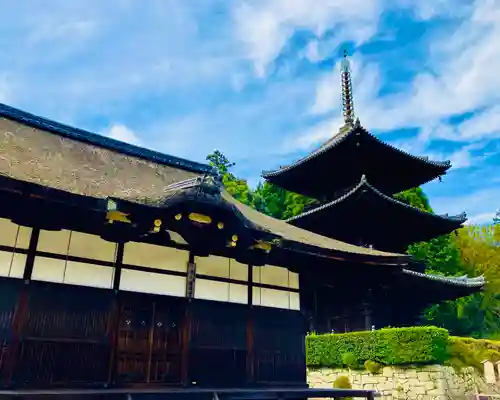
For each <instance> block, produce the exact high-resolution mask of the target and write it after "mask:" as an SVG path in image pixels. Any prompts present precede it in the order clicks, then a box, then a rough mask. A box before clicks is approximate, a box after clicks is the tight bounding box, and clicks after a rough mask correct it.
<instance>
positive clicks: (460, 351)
mask: <svg viewBox="0 0 500 400" xmlns="http://www.w3.org/2000/svg"><path fill="white" fill-rule="evenodd" d="M485 360H488V361H492V362H498V361H500V343H499V342H495V341H492V340H484V339H472V338H461V337H456V336H450V338H449V341H448V359H447V360H446V362H445V363H446V364H448V365H451V366H452V367H453V368H454V369H455V370H460V369H462V368H464V367H474V368H476V369H477V370H478V371H480V372H483V361H485Z"/></svg>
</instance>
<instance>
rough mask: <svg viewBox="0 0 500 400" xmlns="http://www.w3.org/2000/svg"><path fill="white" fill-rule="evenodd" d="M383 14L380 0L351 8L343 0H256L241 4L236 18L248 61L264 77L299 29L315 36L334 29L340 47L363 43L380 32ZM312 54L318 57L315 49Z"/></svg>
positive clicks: (356, 1)
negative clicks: (347, 43)
mask: <svg viewBox="0 0 500 400" xmlns="http://www.w3.org/2000/svg"><path fill="white" fill-rule="evenodd" d="M382 11H383V5H382V1H380V0H373V1H369V2H366V1H364V0H351V1H350V2H349V5H348V6H347V5H346V3H345V1H343V0H316V1H314V2H311V1H309V0H257V1H253V2H251V3H250V2H245V3H243V4H240V6H238V7H237V8H236V9H235V11H234V18H235V25H236V32H237V36H238V38H239V39H240V40H241V41H242V42H243V43H244V44H245V46H246V48H245V50H246V53H247V57H248V59H249V60H251V61H252V62H253V63H254V67H255V71H256V73H257V75H259V76H264V75H265V74H266V72H267V71H268V69H269V65H270V64H271V63H272V61H273V60H275V59H276V57H277V56H278V54H279V53H280V52H281V50H282V48H283V47H284V46H285V44H286V42H287V40H288V39H290V38H291V36H292V35H293V33H294V31H295V30H296V29H308V30H310V31H312V32H313V33H314V34H315V35H316V37H321V36H322V35H323V34H324V33H325V31H327V30H332V29H335V30H336V38H335V39H336V40H335V42H336V43H337V44H339V43H342V42H343V41H345V40H350V41H354V42H355V43H357V44H361V43H364V42H365V41H366V40H368V39H369V38H371V37H372V36H373V35H374V34H375V33H376V32H377V26H378V21H379V17H380V15H381V13H382ZM312 46H314V45H312ZM316 50H317V49H316ZM309 55H310V56H311V57H313V58H314V57H318V56H319V54H318V53H315V49H314V48H311V49H310V52H309Z"/></svg>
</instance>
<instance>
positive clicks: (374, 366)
mask: <svg viewBox="0 0 500 400" xmlns="http://www.w3.org/2000/svg"><path fill="white" fill-rule="evenodd" d="M382 367H383V365H382V364H380V363H378V362H376V361H372V360H366V361H365V369H366V370H367V371H368V372H370V373H372V374H378V373H379V372H380V370H381V369H382Z"/></svg>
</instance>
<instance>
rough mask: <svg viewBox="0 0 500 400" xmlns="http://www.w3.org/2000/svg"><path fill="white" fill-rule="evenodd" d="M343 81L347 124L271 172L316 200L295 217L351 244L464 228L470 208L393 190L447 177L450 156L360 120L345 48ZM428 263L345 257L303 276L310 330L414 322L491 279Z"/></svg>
mask: <svg viewBox="0 0 500 400" xmlns="http://www.w3.org/2000/svg"><path fill="white" fill-rule="evenodd" d="M341 83H342V102H343V113H344V122H345V124H344V126H343V127H342V128H341V129H340V130H339V132H338V133H337V134H336V135H335V136H333V137H332V138H331V139H329V140H328V141H327V142H326V143H324V144H323V145H322V146H320V147H319V148H318V149H317V150H315V151H313V152H312V153H310V154H308V155H307V156H305V157H303V158H301V159H299V160H298V161H295V162H293V163H292V164H290V165H287V166H283V167H281V168H279V169H277V170H275V171H268V172H264V173H263V177H264V178H265V179H266V180H267V181H269V182H271V183H273V184H275V185H277V186H279V187H282V188H284V189H286V190H289V191H292V192H295V193H299V194H302V195H304V196H308V197H310V198H312V199H315V200H316V201H314V202H313V206H312V207H310V208H309V209H306V210H305V211H304V212H303V213H302V214H300V215H298V216H295V217H293V218H290V219H289V220H287V222H288V223H290V224H292V225H295V226H297V227H300V228H302V229H304V230H307V231H310V232H314V233H317V234H320V235H322V236H326V237H329V238H335V239H337V240H341V241H344V242H346V243H351V244H355V245H358V246H363V247H368V248H370V249H377V250H382V251H391V252H397V253H403V252H406V250H407V248H408V246H409V245H410V244H413V243H416V242H420V241H426V240H430V239H432V238H435V237H437V236H440V235H443V234H447V233H450V232H452V231H454V230H455V229H457V228H460V227H461V226H462V224H463V223H464V222H465V221H466V215H465V213H462V214H460V215H458V216H448V215H436V214H434V213H432V212H427V211H424V210H421V209H419V208H417V207H414V206H412V205H410V204H407V203H406V202H404V201H401V200H399V199H397V197H396V196H394V195H395V194H397V193H399V192H402V191H404V190H407V189H410V188H414V187H418V186H420V185H422V184H424V183H427V182H430V181H432V180H434V179H436V178H441V176H442V175H444V174H445V173H446V172H447V171H448V170H449V169H450V167H451V163H450V162H449V161H431V160H429V159H428V158H427V157H418V156H414V155H411V154H408V153H407V152H404V151H402V150H399V149H397V148H395V147H393V146H391V145H390V144H387V143H385V142H383V141H381V140H380V139H378V138H377V137H376V136H374V135H372V134H371V133H370V132H368V131H367V130H366V129H364V128H363V127H362V126H361V123H360V121H359V119H357V118H355V115H354V107H353V96H352V84H351V71H350V66H349V61H348V59H347V56H346V55H345V54H344V59H343V61H342V67H341ZM424 270H425V265H423V264H421V263H418V262H415V261H413V262H410V263H409V264H408V266H406V267H404V268H381V267H380V266H375V265H374V266H373V268H371V269H368V268H365V269H364V270H363V272H361V273H360V271H359V270H355V269H352V268H345V265H341V264H339V265H338V268H331V269H330V270H329V271H328V272H327V271H325V273H324V274H321V275H319V276H316V277H314V278H313V277H312V276H310V277H305V278H304V280H303V282H302V286H301V287H302V289H303V292H302V293H303V294H302V303H303V307H302V308H303V310H304V311H305V312H306V313H307V314H308V316H309V319H310V329H311V330H315V331H337V332H338V331H352V330H360V329H370V328H371V327H373V326H376V327H383V326H388V325H391V326H398V325H399V326H401V325H412V324H415V323H417V321H418V318H419V315H420V314H421V312H422V310H423V309H424V308H425V307H426V306H428V305H430V304H433V303H438V302H440V301H443V300H450V299H454V298H457V297H460V296H464V295H467V294H470V293H473V292H474V291H476V290H478V289H479V288H480V287H481V285H482V284H484V280H483V278H482V277H478V278H472V279H467V278H466V277H460V278H457V277H444V276H437V275H431V274H426V273H425V272H424ZM354 287H355V288H356V290H353V288H354ZM458 288H460V290H456V289H458ZM412 293H415V296H412ZM417 293H420V295H417Z"/></svg>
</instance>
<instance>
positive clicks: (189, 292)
mask: <svg viewBox="0 0 500 400" xmlns="http://www.w3.org/2000/svg"><path fill="white" fill-rule="evenodd" d="M187 272H188V273H187V277H186V305H185V309H184V317H183V319H182V326H181V347H182V349H181V383H182V384H183V385H184V386H187V385H189V383H190V382H189V353H190V352H189V345H190V340H191V324H192V322H193V311H192V306H191V304H192V301H193V299H194V291H195V283H196V262H195V256H194V253H193V252H192V251H190V252H189V260H188V268H187Z"/></svg>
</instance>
